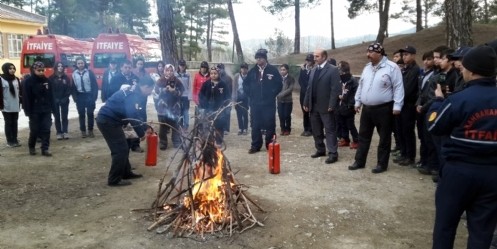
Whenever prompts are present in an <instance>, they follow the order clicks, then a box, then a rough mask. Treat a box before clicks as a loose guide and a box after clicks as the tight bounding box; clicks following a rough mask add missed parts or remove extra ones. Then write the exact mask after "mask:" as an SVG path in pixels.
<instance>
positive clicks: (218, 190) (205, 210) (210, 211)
mask: <svg viewBox="0 0 497 249" xmlns="http://www.w3.org/2000/svg"><path fill="white" fill-rule="evenodd" d="M216 153H217V158H218V160H217V164H216V165H214V166H211V165H208V164H205V163H204V162H200V163H198V164H196V166H195V170H194V173H193V178H194V183H195V185H194V187H193V188H192V194H193V201H191V198H190V197H189V196H187V197H185V200H184V203H185V206H186V207H187V208H192V204H193V205H194V209H195V212H194V216H195V217H194V219H195V221H197V222H199V221H200V220H203V219H205V218H207V217H208V218H209V221H211V222H215V223H221V222H222V221H223V219H224V218H225V217H224V215H225V214H226V213H227V212H226V210H225V209H226V206H227V205H226V193H225V192H226V188H225V183H224V182H223V164H224V157H223V154H222V153H221V151H220V150H219V149H218V150H217V151H216Z"/></svg>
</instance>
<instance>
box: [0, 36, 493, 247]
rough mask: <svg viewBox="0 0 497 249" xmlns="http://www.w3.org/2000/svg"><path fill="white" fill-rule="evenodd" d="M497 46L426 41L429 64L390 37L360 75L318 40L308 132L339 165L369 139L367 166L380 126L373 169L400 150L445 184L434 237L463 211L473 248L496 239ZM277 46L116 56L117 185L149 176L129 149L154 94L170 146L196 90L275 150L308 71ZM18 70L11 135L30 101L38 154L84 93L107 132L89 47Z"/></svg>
mask: <svg viewBox="0 0 497 249" xmlns="http://www.w3.org/2000/svg"><path fill="white" fill-rule="evenodd" d="M494 47H495V46H494ZM494 47H491V46H487V45H482V46H477V47H474V48H469V47H460V48H457V49H451V48H448V47H446V46H439V47H436V48H434V49H433V50H432V51H426V52H424V53H423V56H422V60H423V65H422V66H419V65H418V64H417V63H416V55H417V50H416V48H415V47H414V46H412V45H407V46H405V47H404V48H401V49H399V50H397V51H396V52H395V53H394V57H393V59H392V60H390V59H389V58H388V57H387V54H386V53H385V49H384V48H383V46H382V44H379V43H373V44H371V45H369V46H368V47H367V49H366V57H367V58H368V60H369V61H370V62H369V63H368V64H367V65H366V66H365V67H364V68H363V70H362V74H361V76H360V77H359V79H356V78H354V77H353V76H352V74H351V69H350V64H349V63H348V62H347V61H343V60H342V61H339V63H338V64H337V63H336V61H335V60H334V59H332V58H330V56H329V55H328V52H327V51H326V50H322V49H317V50H316V51H315V52H314V53H313V54H309V55H307V56H306V58H305V63H304V64H303V65H302V67H301V70H300V73H299V77H298V84H299V86H300V96H299V97H300V105H301V111H302V113H303V124H302V126H303V132H302V134H301V136H304V137H308V136H312V137H313V140H314V145H315V149H316V151H315V153H313V154H312V155H310V157H311V158H318V157H327V159H326V160H325V163H327V164H332V163H335V162H337V161H338V160H339V154H338V147H350V148H352V149H357V150H356V153H355V157H354V161H353V163H352V164H351V165H350V166H348V169H349V170H359V169H363V168H365V167H366V164H367V163H368V160H367V157H368V155H369V149H370V146H371V142H372V137H373V133H374V130H375V129H376V130H377V132H378V135H379V142H378V150H377V157H376V160H377V161H376V163H375V164H374V165H373V168H372V173H374V174H379V173H383V172H385V171H387V170H388V167H389V163H390V156H391V154H393V156H394V158H393V160H392V162H394V163H396V164H398V165H400V166H411V167H415V168H417V169H418V171H419V173H421V174H426V175H432V176H433V181H435V182H438V183H439V185H438V188H437V193H436V207H437V212H436V220H435V229H434V235H433V240H434V246H433V248H452V246H453V241H454V237H455V232H456V229H457V224H458V222H459V219H460V217H461V215H462V213H463V212H466V217H467V220H468V229H469V239H468V247H469V248H488V246H489V245H490V241H491V239H492V236H491V235H492V233H493V231H494V229H495V225H496V224H497V184H496V182H497V181H496V180H497V179H495V178H496V177H497V174H495V172H493V171H495V161H496V160H497V157H496V154H495V151H496V148H495V146H497V143H496V142H495V141H496V140H497V138H496V135H495V131H496V130H497V119H496V117H497V114H496V113H497V103H496V102H495V100H496V99H497V98H496V97H497V90H496V78H495V76H496V73H497V72H496V67H497V55H496V53H495V50H494ZM267 53H268V51H267V50H265V49H259V50H258V51H257V52H256V54H255V60H256V64H255V65H254V66H253V67H252V68H249V67H248V65H247V64H245V63H243V64H241V65H240V68H239V72H238V73H236V74H235V76H234V78H231V77H230V76H229V75H228V74H227V72H226V71H225V65H224V64H221V63H220V64H217V65H216V66H214V67H209V65H208V63H207V62H205V61H204V62H202V63H201V64H200V70H199V71H198V72H197V73H196V74H195V75H194V77H192V78H193V79H191V78H190V74H189V73H187V71H186V69H187V65H186V62H185V61H184V60H180V61H179V63H178V65H177V67H175V66H174V65H171V64H166V63H164V62H159V63H158V65H157V72H156V74H155V76H153V77H152V76H151V75H150V74H148V73H146V72H145V70H144V60H137V61H136V64H135V65H134V68H135V69H134V70H132V66H133V65H132V63H131V62H130V61H123V62H122V63H121V65H120V68H119V69H118V68H117V63H116V62H115V61H113V60H111V61H110V62H109V68H108V70H106V71H105V73H104V75H103V82H102V92H101V98H102V101H103V102H105V104H104V106H103V107H102V108H100V110H99V111H98V114H97V116H96V123H97V127H98V129H99V130H100V132H101V133H102V135H103V137H104V139H105V140H106V142H107V145H108V147H109V149H110V151H111V157H112V163H111V168H110V172H109V177H108V185H109V186H125V185H130V184H131V182H129V181H127V180H126V179H134V178H139V177H141V175H140V174H136V173H133V172H132V170H131V166H130V164H129V159H128V157H129V151H130V150H132V151H136V152H143V150H142V149H141V147H140V141H143V140H144V138H145V135H146V134H147V133H149V132H151V130H150V127H148V126H147V125H146V121H147V112H146V106H147V99H148V96H149V95H152V96H153V101H154V107H155V110H156V112H157V117H158V120H159V122H161V125H160V128H159V137H160V149H161V150H166V149H167V148H168V134H171V141H172V146H173V147H175V148H179V147H180V146H181V143H182V142H181V135H182V133H183V132H186V131H188V128H189V122H190V115H189V111H190V102H191V101H192V100H193V101H194V103H195V104H196V105H197V106H198V108H199V109H200V110H201V111H202V112H203V113H205V114H207V115H209V114H213V113H218V114H219V115H216V118H217V119H216V120H214V122H213V124H214V130H215V133H214V134H215V135H214V137H215V140H214V141H215V144H216V146H218V147H220V146H221V144H222V143H223V139H224V135H225V134H227V133H229V132H230V126H231V125H230V114H231V106H232V105H234V106H235V110H236V114H237V120H238V128H239V131H238V135H247V134H248V132H249V127H250V128H251V129H250V134H251V143H250V148H249V150H248V153H249V154H254V153H257V152H259V151H261V149H262V148H263V146H265V147H266V149H267V148H268V145H269V143H271V142H272V141H273V140H274V138H275V136H276V133H277V132H276V114H278V117H279V121H280V131H281V133H280V135H281V136H288V135H290V134H291V132H292V127H291V123H292V121H291V120H292V119H291V116H292V112H293V98H292V92H293V90H294V87H295V85H296V82H295V79H294V78H293V77H292V76H291V75H290V74H289V71H290V70H289V65H287V64H283V65H281V66H279V67H276V66H274V65H271V64H269V63H268V57H267ZM15 70H16V68H15V66H14V65H13V64H11V63H5V64H4V65H3V66H2V72H3V74H2V75H1V76H0V77H1V83H2V91H0V94H1V95H0V97H1V100H2V101H0V109H1V110H2V115H3V117H4V120H5V134H6V139H7V146H9V147H19V146H21V144H20V142H19V139H18V130H17V127H18V124H17V121H18V118H19V113H20V111H21V104H22V109H23V110H24V113H25V115H26V116H27V117H28V118H29V131H30V132H29V139H28V151H29V154H30V155H36V154H37V152H36V149H35V145H36V143H37V140H39V141H40V142H41V147H40V148H41V154H42V155H43V156H52V153H51V152H50V150H49V146H50V130H51V125H52V114H53V116H54V122H55V128H56V138H57V139H58V140H64V139H69V138H70V135H69V133H68V105H69V101H70V100H69V98H70V96H72V97H73V100H74V101H75V102H76V106H77V110H78V116H79V130H80V132H81V137H82V138H86V137H89V138H93V137H95V135H94V132H93V128H94V122H95V117H94V111H95V103H96V100H97V96H98V85H97V82H96V77H95V74H94V73H93V72H92V71H91V70H89V69H88V68H87V65H86V62H85V60H84V59H83V58H78V59H77V60H76V68H75V70H74V73H73V74H72V77H71V78H70V77H68V76H67V75H66V73H65V68H64V65H63V64H62V63H61V62H57V63H55V65H54V73H53V75H51V76H50V77H48V78H47V77H45V75H44V72H45V65H44V64H43V63H42V62H39V61H37V62H35V63H33V64H32V66H31V74H30V76H29V77H26V78H25V79H24V80H23V81H22V82H21V81H20V80H19V79H18V78H17V77H16V76H15ZM249 110H250V111H249ZM357 113H360V118H359V129H358V130H357V128H356V127H355V115H356V114H357ZM249 117H250V118H249ZM129 123H130V124H131V127H132V129H133V130H134V132H135V133H136V137H133V138H130V137H127V135H126V134H125V132H124V130H123V129H122V128H123V126H125V125H127V124H129ZM392 134H393V136H394V141H395V147H394V148H393V149H392ZM416 134H417V138H418V139H416ZM349 135H350V136H349ZM418 143H419V150H418V146H417V144H418ZM418 151H419V157H418V158H419V160H418V161H417V162H416V158H417V156H418V153H417V152H418ZM492 172H493V173H492ZM454 193H459V194H454ZM481 222H484V225H481V224H480V223H481Z"/></svg>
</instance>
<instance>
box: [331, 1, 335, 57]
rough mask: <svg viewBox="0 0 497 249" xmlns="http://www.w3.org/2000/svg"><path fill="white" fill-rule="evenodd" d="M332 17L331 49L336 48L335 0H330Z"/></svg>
mask: <svg viewBox="0 0 497 249" xmlns="http://www.w3.org/2000/svg"><path fill="white" fill-rule="evenodd" d="M330 17H331V49H335V48H336V47H335V24H334V22H333V0H330Z"/></svg>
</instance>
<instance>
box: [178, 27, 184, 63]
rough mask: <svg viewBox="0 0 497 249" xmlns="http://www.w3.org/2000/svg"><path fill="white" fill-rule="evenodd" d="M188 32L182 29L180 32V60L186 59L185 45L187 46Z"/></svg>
mask: <svg viewBox="0 0 497 249" xmlns="http://www.w3.org/2000/svg"><path fill="white" fill-rule="evenodd" d="M185 31H186V30H182V29H181V28H180V30H179V32H180V36H179V58H180V59H184V58H185V54H184V52H183V45H184V44H185V34H186V32H185Z"/></svg>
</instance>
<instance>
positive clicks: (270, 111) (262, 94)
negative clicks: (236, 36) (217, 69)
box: [243, 49, 283, 154]
mask: <svg viewBox="0 0 497 249" xmlns="http://www.w3.org/2000/svg"><path fill="white" fill-rule="evenodd" d="M255 59H256V61H257V63H256V65H255V66H254V67H253V68H252V69H250V71H249V72H248V74H247V78H246V80H245V81H243V91H244V92H245V93H246V94H247V95H248V97H249V102H250V121H251V128H252V131H251V132H252V143H251V146H250V149H249V151H248V153H249V154H254V153H256V152H258V151H260V150H261V147H262V142H263V139H262V136H263V135H265V140H266V141H265V145H266V148H267V147H268V145H269V143H271V140H272V139H273V136H274V135H275V130H276V95H278V93H279V92H281V88H282V87H283V85H282V80H283V79H282V78H281V75H280V73H279V72H278V69H277V68H276V67H275V66H273V65H270V64H269V63H268V62H267V50H266V49H259V50H257V52H256V53H255Z"/></svg>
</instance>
